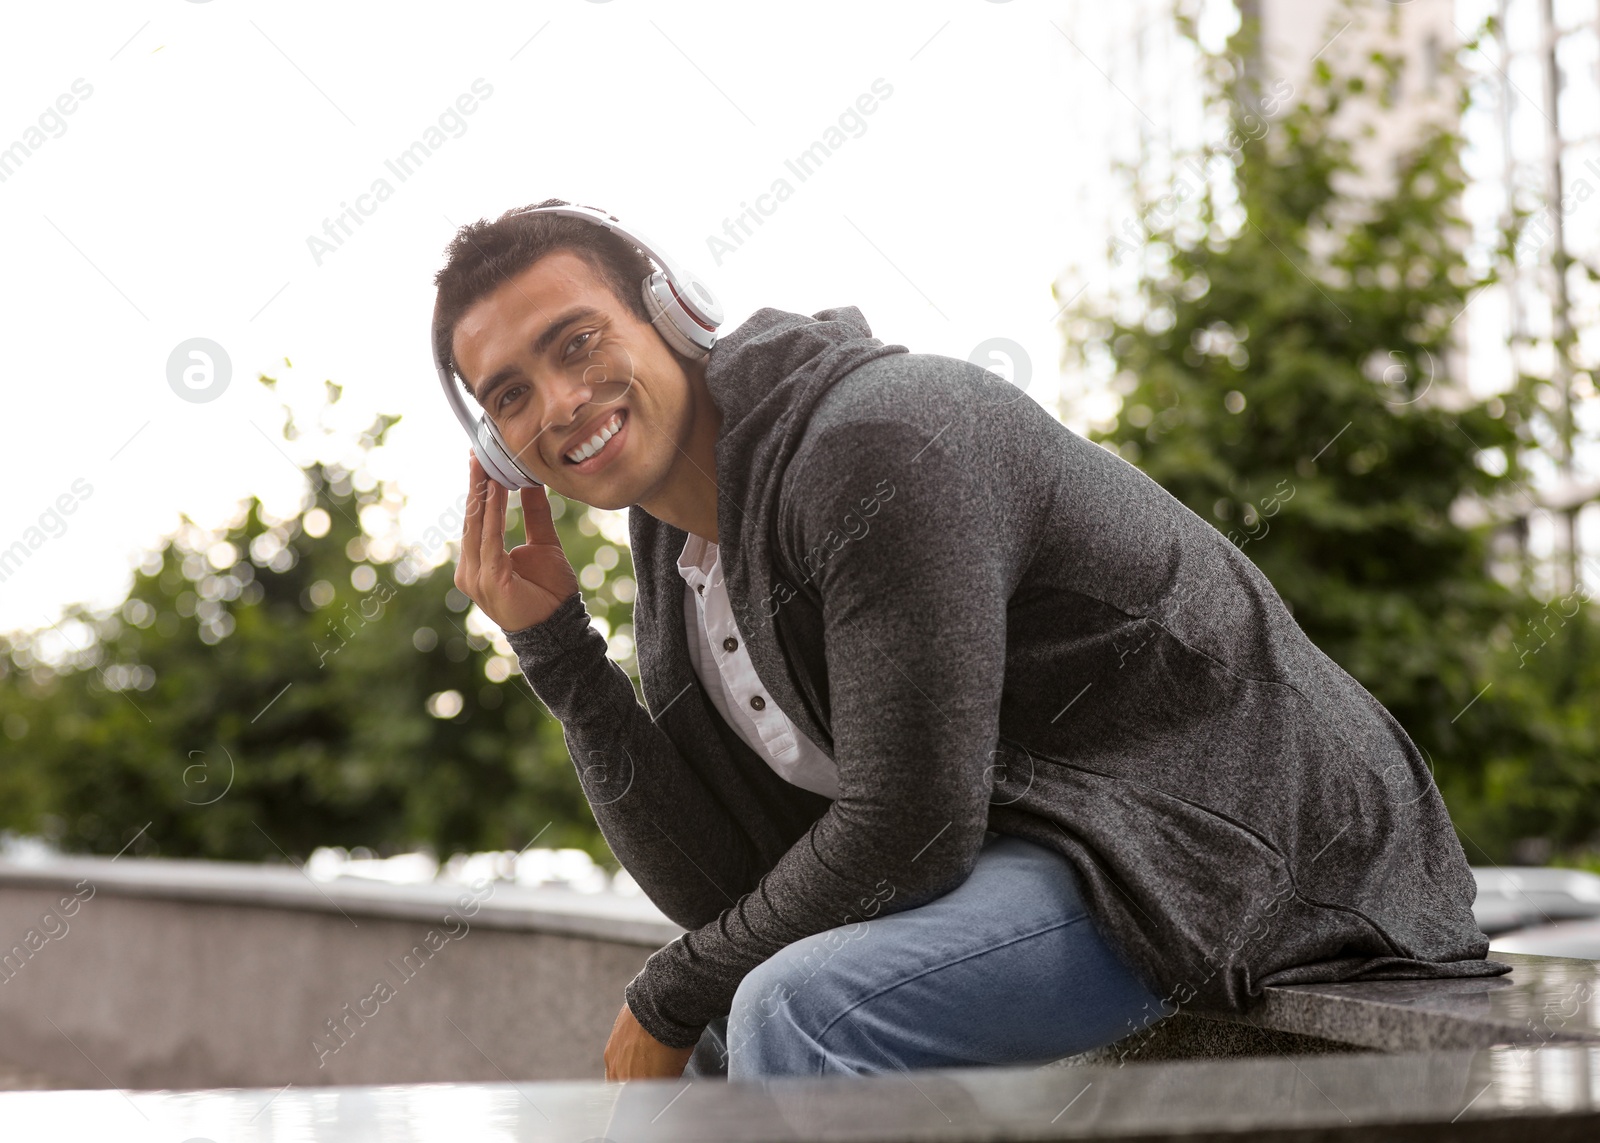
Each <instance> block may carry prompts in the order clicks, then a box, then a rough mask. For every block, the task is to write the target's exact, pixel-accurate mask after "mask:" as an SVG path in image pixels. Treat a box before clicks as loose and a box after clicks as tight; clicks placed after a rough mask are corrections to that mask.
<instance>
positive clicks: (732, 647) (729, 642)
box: [722, 635, 739, 651]
mask: <svg viewBox="0 0 1600 1143" xmlns="http://www.w3.org/2000/svg"><path fill="white" fill-rule="evenodd" d="M722 649H723V650H724V651H737V650H738V649H739V640H737V639H735V638H734V637H733V636H732V635H729V636H728V637H727V638H726V639H724V640H723V641H722Z"/></svg>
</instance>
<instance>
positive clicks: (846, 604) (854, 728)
mask: <svg viewBox="0 0 1600 1143" xmlns="http://www.w3.org/2000/svg"><path fill="white" fill-rule="evenodd" d="M959 435H960V433H959V430H954V429H952V431H951V432H950V433H949V434H948V437H949V438H950V439H945V437H940V438H939V439H938V440H936V441H934V442H933V443H930V438H931V437H933V436H934V434H933V433H930V432H925V431H923V430H922V429H920V428H918V427H914V426H911V425H907V424H903V423H899V422H881V421H880V422H868V423H858V424H852V425H849V426H847V427H842V428H840V429H836V430H832V431H830V432H829V433H827V434H826V435H825V436H824V437H823V438H822V439H820V440H818V441H817V442H815V444H814V445H812V446H811V448H810V450H809V452H808V453H806V454H803V455H802V457H800V458H797V460H796V461H795V463H794V464H792V465H791V466H790V473H789V476H788V478H787V480H786V489H785V493H784V511H783V512H782V515H781V517H780V521H779V528H778V531H779V543H780V545H781V546H782V547H783V548H784V549H785V550H786V552H787V553H788V554H789V558H790V560H791V562H792V564H793V566H795V567H796V568H801V567H803V566H805V565H804V564H803V560H804V553H806V552H811V551H817V550H819V548H820V551H822V552H826V553H827V555H826V558H825V559H822V560H820V561H817V560H813V562H812V565H811V566H812V567H813V568H814V569H815V571H814V574H812V582H813V584H814V586H815V589H816V590H817V591H818V592H820V595H821V599H822V612H823V625H824V635H825V643H826V657H827V669H828V683H829V686H828V690H829V694H830V696H831V721H832V733H833V741H834V761H835V763H836V764H837V766H838V769H839V785H840V796H839V797H838V798H837V799H836V800H835V801H834V802H833V804H832V805H831V806H830V807H829V808H828V810H827V811H826V812H825V813H824V814H823V815H822V816H821V817H820V818H819V819H818V820H817V821H816V822H815V823H813V825H812V826H811V828H810V829H809V830H808V831H807V832H806V833H805V834H804V835H803V836H802V837H800V838H799V840H798V841H796V842H795V844H794V845H793V846H792V847H791V848H790V849H789V850H788V852H786V853H785V854H784V855H783V856H782V857H781V858H779V860H778V861H777V863H776V864H775V865H774V866H773V867H772V869H771V870H770V871H768V872H767V873H766V875H765V876H763V877H762V878H761V880H760V882H759V884H757V885H756V887H755V888H754V889H753V890H751V891H750V892H748V893H746V894H745V895H743V896H742V897H740V898H739V899H738V901H736V902H734V903H733V904H732V905H731V906H729V907H728V908H727V909H725V910H724V911H723V912H722V914H721V915H720V916H719V917H717V918H716V919H715V920H714V921H712V922H710V923H708V924H705V925H702V926H701V927H699V928H697V929H694V930H693V931H691V932H688V933H685V934H683V935H682V936H681V937H679V938H678V939H677V940H675V941H673V942H672V943H671V944H669V945H667V946H666V947H665V948H662V949H661V950H659V951H657V952H656V953H655V954H653V955H652V956H651V957H650V959H649V961H648V962H647V963H646V965H645V967H644V969H643V970H641V972H640V973H639V975H638V976H636V977H635V978H634V979H633V980H632V981H631V982H630V983H629V985H628V988H627V991H626V996H627V1000H628V1006H629V1008H630V1009H631V1010H632V1012H633V1014H634V1017H635V1018H636V1019H637V1020H638V1021H639V1023H640V1024H641V1025H642V1026H643V1027H644V1028H645V1030H646V1031H648V1032H649V1033H650V1034H651V1035H652V1036H654V1037H655V1038H656V1039H658V1040H660V1041H661V1042H662V1043H664V1044H666V1045H668V1046H670V1047H687V1046H689V1045H691V1044H693V1043H695V1042H696V1040H697V1039H698V1037H699V1035H700V1033H701V1031H702V1030H703V1028H704V1027H705V1025H706V1024H707V1023H709V1022H710V1021H711V1020H713V1019H715V1018H717V1017H718V1016H721V1015H725V1014H726V1013H727V1012H728V1011H729V1009H730V1008H731V1006H732V1000H733V994H734V992H735V991H736V990H737V988H738V986H739V982H740V981H741V980H742V979H743V978H744V976H745V975H746V974H747V973H749V972H750V970H752V969H753V968H755V967H756V966H757V965H759V964H760V963H761V962H762V961H764V960H766V959H767V958H768V957H770V956H772V955H773V954H774V953H776V952H777V951H778V950H779V949H781V948H782V947H783V946H785V945H787V944H790V943H792V942H793V941H796V940H799V939H801V938H803V937H806V936H809V935H811V934H813V933H819V932H823V931H825V930H827V929H831V928H836V927H839V926H842V925H849V924H852V923H855V922H857V921H860V920H862V919H866V918H870V917H872V916H874V915H877V914H879V913H892V912H897V911H899V910H901V909H906V908H911V907H913V906H916V905H920V904H923V903H925V902H927V901H930V900H932V899H934V898H935V897H938V896H941V895H942V894H944V893H947V892H949V891H950V890H951V889H953V888H955V887H956V886H957V885H959V884H961V882H963V881H964V880H966V878H967V876H968V874H970V873H971V871H972V867H973V865H974V863H975V862H976V860H977V854H978V850H979V848H980V847H981V845H982V844H983V835H984V830H985V829H986V827H987V823H988V813H989V798H990V793H991V788H992V781H991V775H992V771H991V769H990V761H991V751H992V750H993V749H994V746H995V743H996V740H997V736H998V728H999V713H1000V690H1001V682H1002V679H1003V676H1004V666H1005V629H1006V628H1005V619H1006V601H1007V598H1008V595H1009V585H1008V584H1007V583H1006V582H1005V579H1006V572H1005V568H1006V567H1007V566H1008V560H1007V556H1006V552H1007V548H1006V544H1008V543H1009V542H1011V541H1010V540H1009V539H1004V538H1002V537H1001V536H1000V534H999V533H1000V532H1001V529H1000V527H999V524H1000V523H1001V521H1002V520H1003V513H1002V511H1001V508H1000V506H999V505H996V504H994V503H993V502H992V500H993V494H992V492H991V491H990V490H989V489H987V488H986V487H985V485H984V481H983V479H982V476H983V474H982V473H981V472H976V471H974V470H973V468H972V464H973V457H972V456H971V455H963V453H964V452H969V450H966V449H964V448H963V447H962V446H961V444H960V443H958V441H957V439H956V438H958V437H959ZM885 491H888V495H887V496H886V495H884V492H885ZM874 498H876V502H877V504H878V507H877V508H876V509H875V510H874V511H873V512H872V514H871V515H870V517H869V516H867V515H864V513H863V504H867V503H871V502H872V501H873V500H874ZM846 537H849V538H847V539H845V538H846ZM841 539H844V542H843V543H841V542H840V541H841Z"/></svg>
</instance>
